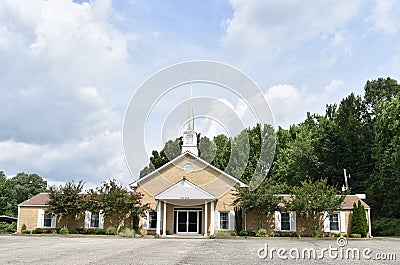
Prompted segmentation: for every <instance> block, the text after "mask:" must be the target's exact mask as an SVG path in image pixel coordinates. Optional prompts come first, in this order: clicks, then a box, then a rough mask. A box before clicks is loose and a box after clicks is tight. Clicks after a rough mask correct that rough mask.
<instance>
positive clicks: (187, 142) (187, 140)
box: [182, 81, 199, 156]
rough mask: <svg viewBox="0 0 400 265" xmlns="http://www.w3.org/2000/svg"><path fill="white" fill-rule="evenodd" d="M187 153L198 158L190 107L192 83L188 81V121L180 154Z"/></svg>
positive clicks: (191, 107)
mask: <svg viewBox="0 0 400 265" xmlns="http://www.w3.org/2000/svg"><path fill="white" fill-rule="evenodd" d="M186 151H189V152H191V153H192V154H194V155H196V156H198V155H199V150H198V149H197V133H196V132H195V131H194V117H193V106H192V81H190V101H189V120H188V128H187V130H186V131H184V132H183V144H182V153H184V152H186Z"/></svg>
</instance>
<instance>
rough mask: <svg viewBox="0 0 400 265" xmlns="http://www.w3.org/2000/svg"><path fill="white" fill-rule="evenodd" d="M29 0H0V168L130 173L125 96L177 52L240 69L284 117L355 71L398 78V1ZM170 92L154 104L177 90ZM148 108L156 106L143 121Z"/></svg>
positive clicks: (181, 94)
mask: <svg viewBox="0 0 400 265" xmlns="http://www.w3.org/2000/svg"><path fill="white" fill-rule="evenodd" d="M30 2H32V4H30V5H26V2H25V1H22V0H21V1H17V0H4V1H1V2H0V36H1V38H0V76H1V78H0V103H1V106H2V111H1V114H0V125H1V127H0V128H1V129H0V170H3V171H4V172H5V173H6V174H7V175H9V176H12V175H15V174H16V173H18V172H21V171H25V172H29V173H38V174H40V175H41V176H43V177H44V178H46V179H48V180H49V182H50V183H52V184H58V183H64V182H65V181H68V180H72V179H75V180H79V179H84V180H85V181H86V182H87V185H88V186H92V185H96V184H98V183H99V182H100V181H102V180H105V179H108V178H110V177H114V178H117V179H118V180H120V181H121V182H123V183H125V184H127V183H129V182H131V181H132V180H133V177H132V176H130V175H129V173H128V170H127V166H126V164H125V160H124V154H123V147H122V124H123V119H124V114H125V110H126V107H127V106H128V104H129V99H130V98H131V97H132V95H133V94H134V92H135V90H136V89H137V88H138V87H139V86H140V84H141V83H142V82H143V81H145V80H146V79H147V78H148V77H149V76H151V75H153V74H154V73H156V72H157V71H159V70H161V69H163V68H165V67H167V66H169V65H172V64H176V63H179V62H184V61H190V60H212V61H219V62H223V63H226V64H229V65H232V66H233V67H236V68H237V69H239V70H241V71H243V72H244V73H246V74H247V75H248V76H249V77H250V78H252V79H253V80H254V81H255V82H256V83H257V84H258V85H259V88H260V89H261V90H262V92H263V93H264V95H265V97H266V100H267V102H268V103H269V105H270V107H271V110H272V112H273V114H274V118H275V124H276V125H280V126H283V127H285V128H287V127H288V126H289V125H290V124H293V123H298V122H301V121H302V120H303V119H304V118H305V116H306V112H307V111H309V112H317V113H323V111H324V107H325V105H326V104H328V103H338V102H340V100H341V99H342V98H343V97H345V96H346V95H348V94H349V93H351V92H356V93H357V94H362V91H363V86H364V84H365V82H366V81H367V80H370V79H376V78H378V77H387V76H390V77H392V78H394V79H397V80H399V79H400V77H399V72H400V37H399V31H400V20H399V19H398V18H399V17H400V4H399V2H398V1H390V0H387V1H372V0H369V1H360V0H359V1H357V0H355V1H328V0H327V1H278V0H269V1H263V0H255V1H245V0H232V1H223V0H208V1H183V0H181V1H133V0H132V1H128V0H120V1H111V0H98V1H75V2H74V1H69V0H55V1H44V0H43V1H42V0H32V1H30ZM201 92H202V93H200V89H199V88H196V87H194V96H196V95H200V94H202V95H204V94H209V95H210V96H212V97H215V98H216V99H218V100H220V101H224V102H227V104H228V105H229V104H230V105H231V106H232V108H233V109H235V108H236V109H238V106H240V104H241V102H239V101H238V100H237V99H235V98H232V97H230V96H229V95H228V94H226V93H224V92H223V91H220V90H207V89H203V90H201ZM175 93H176V94H171V95H169V96H170V100H169V101H167V100H164V101H161V103H162V104H161V103H160V105H159V106H158V108H159V109H158V111H159V113H161V112H162V111H165V110H170V108H171V106H176V104H179V102H180V101H181V100H182V99H184V98H186V97H187V94H185V93H187V91H185V90H184V89H182V90H176V91H175ZM174 99H175V101H174ZM239 109H240V108H239ZM159 117H160V115H157V108H156V109H155V112H154V118H153V120H152V122H153V123H154V124H155V125H157V124H158V123H159V122H160V120H159V119H160V118H159ZM157 118H159V119H157ZM150 125H151V124H150ZM199 126H200V127H201V128H199V130H200V131H202V132H203V133H205V132H207V130H208V132H210V131H212V130H210V128H207V125H205V124H200V125H199ZM150 128H153V129H151V130H150V131H151V132H150V133H149V135H148V137H149V138H150V139H152V140H151V141H148V145H149V149H152V148H158V147H159V146H160V145H162V139H161V137H160V135H162V132H160V131H159V130H160V129H159V128H157V126H154V127H150ZM177 134H178V132H177ZM153 135H154V137H153ZM137 164H138V168H140V167H142V166H144V165H145V161H138V163H137ZM137 173H138V172H135V174H137Z"/></svg>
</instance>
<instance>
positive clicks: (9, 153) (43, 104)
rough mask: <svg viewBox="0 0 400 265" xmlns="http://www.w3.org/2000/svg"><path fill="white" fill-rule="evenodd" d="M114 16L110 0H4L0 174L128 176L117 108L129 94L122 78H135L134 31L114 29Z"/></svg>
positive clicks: (91, 178)
mask: <svg viewBox="0 0 400 265" xmlns="http://www.w3.org/2000/svg"><path fill="white" fill-rule="evenodd" d="M112 12H114V11H113V10H112V7H111V1H110V0H98V1H91V2H90V4H89V3H85V2H84V3H74V2H72V1H70V0H57V1H42V0H32V1H31V3H30V4H29V5H27V4H26V1H17V0H10V1H1V2H0V35H1V36H2V37H1V38H0V60H1V62H2V63H1V65H0V72H1V73H2V80H1V81H0V104H1V105H2V111H1V113H0V124H2V129H1V130H0V154H1V155H0V164H1V165H2V168H1V169H0V170H4V171H5V173H6V174H15V173H16V172H19V171H23V170H24V171H27V172H35V173H38V174H41V175H42V176H43V177H45V178H48V179H51V180H53V181H62V180H64V181H67V180H69V179H72V178H73V179H80V178H83V179H85V180H87V182H90V183H95V182H96V181H98V182H100V181H101V180H104V179H107V178H110V177H117V178H122V175H125V177H128V174H127V170H126V166H125V163H124V158H123V151H122V150H123V149H122V136H121V128H122V119H123V117H122V116H123V114H122V113H120V112H119V111H118V110H116V109H118V108H120V107H119V106H120V103H121V100H123V102H124V104H126V92H127V91H128V89H130V87H129V85H126V86H125V87H122V86H121V81H120V80H124V81H125V82H129V80H130V71H131V68H130V65H129V63H128V60H129V57H130V55H129V53H128V49H127V42H128V40H133V39H134V38H133V37H132V36H134V33H129V35H127V36H125V35H124V34H122V33H121V32H120V31H118V30H117V29H115V28H114V27H113V26H112V25H111V24H110V23H109V22H108V20H109V15H110V13H112ZM125 181H126V182H129V181H130V179H126V180H125Z"/></svg>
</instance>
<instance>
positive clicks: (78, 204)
mask: <svg viewBox="0 0 400 265" xmlns="http://www.w3.org/2000/svg"><path fill="white" fill-rule="evenodd" d="M83 185H84V182H83V180H80V181H79V182H78V183H77V184H75V183H74V181H70V182H67V183H65V185H64V186H62V185H60V186H59V187H56V186H51V187H50V194H49V197H50V200H49V202H48V205H49V209H48V212H50V213H54V214H58V215H60V216H61V217H63V219H64V227H68V226H67V225H68V223H67V219H68V217H70V216H71V217H75V215H76V214H78V213H81V212H82V202H83V200H82V196H81V195H80V193H81V192H82V189H83Z"/></svg>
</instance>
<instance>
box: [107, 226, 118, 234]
mask: <svg viewBox="0 0 400 265" xmlns="http://www.w3.org/2000/svg"><path fill="white" fill-rule="evenodd" d="M116 234H117V228H115V227H114V226H110V227H109V228H107V230H106V235H116Z"/></svg>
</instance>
